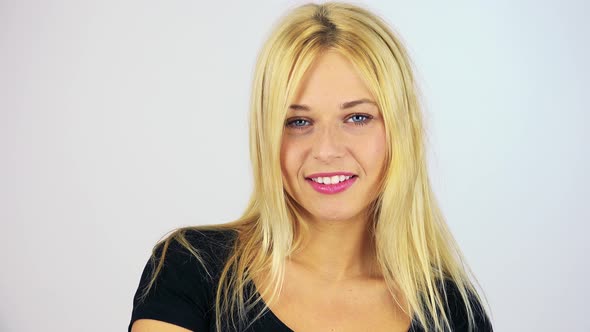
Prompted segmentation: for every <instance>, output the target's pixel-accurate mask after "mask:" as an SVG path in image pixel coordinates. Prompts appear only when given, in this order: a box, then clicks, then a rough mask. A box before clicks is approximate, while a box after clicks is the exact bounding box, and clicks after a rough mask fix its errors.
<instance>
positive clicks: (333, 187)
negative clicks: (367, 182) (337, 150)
mask: <svg viewBox="0 0 590 332" xmlns="http://www.w3.org/2000/svg"><path fill="white" fill-rule="evenodd" d="M323 174H328V173H323ZM330 174H333V175H344V173H330ZM320 176H322V175H317V174H314V176H313V177H320ZM326 176H329V175H326ZM345 176H348V175H345ZM356 178H357V177H356V176H354V177H351V178H350V179H348V180H345V181H342V182H338V183H336V184H323V183H317V182H315V181H314V180H312V179H306V180H307V182H309V184H310V185H311V187H312V188H313V189H314V190H315V191H317V192H319V193H320V194H337V193H339V192H342V191H345V190H346V189H348V188H350V186H352V184H353V183H354V182H355V181H356Z"/></svg>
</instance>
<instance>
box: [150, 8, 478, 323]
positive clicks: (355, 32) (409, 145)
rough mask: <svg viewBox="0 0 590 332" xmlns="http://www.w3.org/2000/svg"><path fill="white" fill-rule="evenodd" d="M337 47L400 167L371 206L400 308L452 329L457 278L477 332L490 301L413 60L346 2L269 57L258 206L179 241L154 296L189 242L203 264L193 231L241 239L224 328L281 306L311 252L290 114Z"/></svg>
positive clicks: (258, 118) (253, 129)
mask: <svg viewBox="0 0 590 332" xmlns="http://www.w3.org/2000/svg"><path fill="white" fill-rule="evenodd" d="M328 49H329V50H335V51H338V52H340V53H341V54H342V55H344V56H345V57H346V58H348V59H349V60H350V62H351V63H352V64H353V65H354V66H355V68H356V70H357V71H358V72H359V74H360V75H361V77H362V78H363V80H364V82H365V84H366V85H367V87H368V88H369V89H370V91H371V92H372V94H373V96H374V97H375V98H376V102H377V104H378V106H379V109H380V111H381V113H382V116H383V119H384V122H385V129H386V140H387V143H388V151H387V165H388V167H387V169H386V172H385V176H384V178H383V179H382V183H381V191H380V195H379V196H378V198H377V200H376V201H375V202H374V204H373V205H372V207H371V211H370V212H371V213H370V215H371V217H372V218H373V219H372V222H371V224H370V225H371V227H372V231H373V234H374V244H375V248H376V258H377V260H378V262H379V266H380V268H381V272H382V274H383V276H384V279H385V281H386V284H387V285H388V288H389V290H390V293H391V295H392V297H393V299H394V300H395V301H397V302H398V303H400V305H401V303H402V302H403V303H404V305H402V308H403V309H404V310H405V312H406V313H407V314H408V315H409V316H410V317H414V316H415V317H416V318H417V320H418V321H419V323H420V324H421V325H422V326H423V327H424V328H425V330H426V331H446V330H450V326H451V325H450V317H449V315H448V311H447V310H445V308H448V305H447V302H446V300H445V299H446V294H445V287H444V285H445V284H444V282H443V281H445V280H451V281H452V282H454V283H455V284H456V286H457V289H458V290H459V292H460V295H461V298H462V300H463V302H464V303H465V306H466V308H465V311H466V312H467V315H468V320H469V327H470V329H471V328H472V327H473V323H474V313H473V310H472V306H471V305H470V304H471V303H472V302H473V301H479V302H480V303H481V298H480V296H479V295H478V292H477V290H476V289H475V287H474V282H473V281H472V280H475V279H474V278H473V276H472V274H471V273H470V271H469V270H468V268H467V266H466V265H465V264H464V259H463V258H462V255H461V252H460V250H459V248H458V246H457V244H456V242H455V240H454V239H453V237H452V235H451V233H450V231H449V229H448V227H447V225H446V222H445V221H444V218H443V216H442V214H441V212H440V210H439V207H438V205H437V203H436V201H435V198H434V195H433V193H432V189H431V186H430V183H429V179H428V174H427V164H426V159H425V148H424V129H423V123H422V115H421V109H420V104H419V99H418V96H417V87H416V84H415V81H414V77H413V73H412V69H411V63H410V59H409V57H408V55H407V52H406V50H405V49H404V47H403V45H402V44H401V43H400V41H399V38H398V37H397V36H396V35H395V34H394V33H393V32H392V31H391V29H390V28H389V27H388V26H387V24H386V23H385V22H384V21H383V20H382V19H380V18H379V17H377V16H376V15H374V14H372V13H371V12H369V11H368V10H366V9H363V8H360V7H358V6H354V5H350V4H344V3H334V2H331V3H325V4H321V5H318V4H307V5H303V6H300V7H297V8H296V9H294V10H292V11H291V12H289V13H288V15H286V16H285V17H283V19H282V20H281V21H280V22H279V24H278V25H277V26H276V27H275V29H274V30H273V32H272V34H271V35H270V37H269V38H268V40H267V42H266V43H265V45H264V46H263V48H262V50H261V52H260V54H259V58H258V61H257V65H256V71H255V76H254V81H253V88H252V98H251V113H250V157H251V162H252V166H253V167H252V168H253V170H254V191H253V193H252V196H251V199H250V202H249V204H248V207H247V209H246V211H245V212H244V214H243V215H242V217H241V218H240V219H238V220H236V221H233V222H231V223H227V224H223V225H217V226H199V227H189V228H183V229H179V230H177V231H175V232H173V233H172V234H171V235H169V236H168V237H167V238H166V239H165V240H164V241H163V248H164V250H163V251H162V255H161V257H160V259H159V263H158V266H157V268H156V269H155V270H154V273H153V275H152V278H151V282H150V283H149V285H148V287H147V288H146V290H145V292H144V294H147V292H148V291H149V289H150V288H151V286H152V285H153V283H154V280H155V279H156V277H157V275H158V272H159V271H160V270H161V267H162V264H163V261H164V259H163V258H164V256H165V254H166V250H165V249H166V248H167V247H168V245H169V244H170V241H178V242H179V243H181V244H182V245H183V246H184V247H186V248H187V249H188V250H189V251H190V252H192V253H193V255H195V256H196V257H197V259H199V261H201V262H202V260H201V258H200V256H199V253H198V250H197V249H196V248H194V247H193V246H192V245H191V243H189V241H187V239H186V238H185V236H184V234H185V232H186V231H187V230H188V229H198V230H203V229H232V230H235V231H236V234H237V238H236V241H235V245H234V247H233V250H232V251H231V253H230V255H229V257H228V259H227V261H226V263H225V266H224V268H223V270H222V272H221V276H220V280H219V284H218V288H217V292H216V298H215V309H216V310H215V321H216V326H217V330H218V331H221V329H222V323H224V324H226V323H228V322H229V323H230V324H231V325H232V326H233V327H234V328H236V327H237V326H244V324H248V323H251V322H247V321H246V319H247V314H248V312H249V311H250V310H252V309H253V308H255V306H256V305H257V304H259V303H261V302H264V301H262V296H264V297H268V299H269V301H268V302H269V303H272V301H274V300H276V298H277V297H278V296H279V293H280V289H281V285H282V281H283V275H284V267H285V258H286V257H288V256H289V255H290V254H291V253H292V252H293V251H294V250H296V249H297V248H298V247H299V246H300V244H301V243H302V237H303V236H304V234H305V231H307V230H308V227H307V226H306V225H305V223H304V222H303V220H302V219H301V218H299V212H298V209H297V207H296V206H295V202H294V201H293V200H292V199H291V198H290V197H289V196H288V195H286V194H285V191H284V189H283V188H284V187H283V180H282V176H281V168H280V146H281V137H282V134H283V128H284V121H285V116H286V111H287V109H288V105H289V104H290V101H291V100H292V99H293V97H294V93H295V91H296V89H297V87H298V86H299V84H300V81H301V79H302V77H303V75H304V73H305V72H306V70H307V69H308V68H309V67H310V65H311V63H312V62H313V61H314V59H315V58H316V57H317V56H318V55H319V54H320V53H322V52H324V51H326V50H328ZM159 245H162V243H160V244H159ZM154 252H155V250H154ZM259 278H264V279H265V280H268V283H267V286H265V287H264V288H263V289H261V290H260V293H259V294H256V293H249V292H248V291H247V290H248V289H249V288H248V287H249V285H252V284H253V281H254V280H258V279H259ZM441 285H442V287H440V286H441ZM396 294H398V295H396ZM400 294H401V296H403V301H401V300H402V299H400V298H399V295H400ZM265 305H266V304H265ZM266 309H268V307H265V310H266ZM263 313H264V312H263V311H262V312H259V313H258V315H257V316H256V318H259V317H260V316H261V315H262V314H263Z"/></svg>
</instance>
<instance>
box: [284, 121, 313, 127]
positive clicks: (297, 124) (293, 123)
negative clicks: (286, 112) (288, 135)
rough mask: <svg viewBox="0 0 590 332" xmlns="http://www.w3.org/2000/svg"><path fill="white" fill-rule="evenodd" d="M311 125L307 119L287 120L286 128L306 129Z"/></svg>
mask: <svg viewBox="0 0 590 332" xmlns="http://www.w3.org/2000/svg"><path fill="white" fill-rule="evenodd" d="M309 124H310V123H309V121H307V120H305V119H293V120H287V124H286V126H287V127H290V128H295V129H304V128H305V127H307V126H308V125H309Z"/></svg>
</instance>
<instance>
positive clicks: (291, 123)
mask: <svg viewBox="0 0 590 332" xmlns="http://www.w3.org/2000/svg"><path fill="white" fill-rule="evenodd" d="M354 117H364V118H365V119H364V120H362V121H358V122H357V121H353V122H352V123H354V125H355V126H364V125H366V124H367V123H368V122H369V121H371V119H373V117H372V116H371V115H369V114H351V115H350V116H349V117H348V118H347V119H346V120H347V121H348V120H350V119H352V118H354ZM297 121H306V122H310V121H309V120H307V119H304V118H291V119H288V120H287V121H286V124H285V125H286V126H287V127H289V128H293V129H295V130H303V129H305V128H306V126H296V125H294V123H295V122H297Z"/></svg>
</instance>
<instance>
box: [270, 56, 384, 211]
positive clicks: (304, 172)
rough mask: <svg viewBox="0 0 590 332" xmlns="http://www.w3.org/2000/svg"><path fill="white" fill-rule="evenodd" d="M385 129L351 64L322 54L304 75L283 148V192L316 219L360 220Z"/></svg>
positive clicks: (380, 165) (371, 193)
mask: <svg viewBox="0 0 590 332" xmlns="http://www.w3.org/2000/svg"><path fill="white" fill-rule="evenodd" d="M385 153H386V143H385V127H384V124H383V118H382V117H381V114H380V112H379V109H378V107H377V106H376V103H375V101H374V99H373V97H372V95H371V94H370V92H369V90H368V89H367V87H366V86H365V84H364V83H363V81H362V79H361V78H360V76H359V75H358V74H357V72H356V71H355V69H354V67H353V65H352V64H351V63H350V62H349V61H348V60H347V59H346V58H344V57H343V56H342V55H340V54H339V53H336V52H335V51H329V52H325V53H323V54H322V55H320V56H319V57H318V58H317V59H316V60H315V61H314V63H313V65H312V66H311V68H310V69H309V70H308V71H307V73H306V75H305V76H304V78H303V80H302V82H301V85H300V87H299V89H298V91H297V94H296V96H295V100H294V102H293V103H292V105H291V106H290V108H289V110H288V113H287V117H286V121H285V128H284V132H283V140H282V146H281V169H282V174H283V181H284V183H285V189H286V191H287V193H288V194H289V195H290V196H291V197H293V198H294V199H295V201H297V203H298V204H299V205H301V206H302V207H303V208H304V209H305V211H306V212H307V216H306V217H307V218H311V220H312V221H313V220H317V221H322V220H325V221H339V220H343V221H345V220H351V219H354V218H358V217H362V213H363V212H365V211H366V209H367V208H368V206H369V204H370V203H371V201H373V200H374V199H375V198H376V197H377V194H378V192H377V191H378V185H379V180H380V178H381V176H382V173H383V169H384V164H385Z"/></svg>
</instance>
